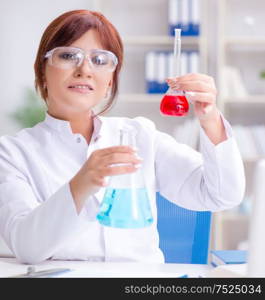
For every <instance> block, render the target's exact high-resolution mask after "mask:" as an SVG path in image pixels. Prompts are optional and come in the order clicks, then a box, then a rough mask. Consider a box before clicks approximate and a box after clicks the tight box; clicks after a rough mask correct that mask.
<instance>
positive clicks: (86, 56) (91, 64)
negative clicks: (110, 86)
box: [44, 46, 118, 72]
mask: <svg viewBox="0 0 265 300" xmlns="http://www.w3.org/2000/svg"><path fill="white" fill-rule="evenodd" d="M59 48H70V49H75V50H79V51H80V52H81V53H82V55H83V58H82V59H81V60H80V62H79V63H78V64H77V65H76V66H75V67H73V68H78V67H80V66H81V65H82V64H83V62H84V60H85V58H86V59H87V60H88V63H89V65H90V66H91V67H92V68H93V69H95V66H94V64H93V63H92V62H91V59H90V57H88V52H92V51H100V52H104V53H108V55H110V56H112V57H113V61H114V67H113V70H107V71H109V72H114V71H115V69H116V67H117V65H118V58H117V56H116V55H115V54H114V53H113V52H111V51H108V50H105V49H91V50H89V51H85V50H83V49H81V48H78V47H70V46H61V47H55V48H53V49H51V50H49V51H48V52H46V54H45V55H44V58H47V59H48V61H50V60H51V57H52V55H53V52H54V51H55V50H57V49H59ZM50 65H52V66H53V64H52V63H50ZM59 69H64V68H59ZM67 69H71V68H65V70H67Z"/></svg>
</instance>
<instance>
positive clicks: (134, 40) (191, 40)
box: [123, 35, 200, 46]
mask: <svg viewBox="0 0 265 300" xmlns="http://www.w3.org/2000/svg"><path fill="white" fill-rule="evenodd" d="M199 39H200V38H199V37H197V36H194V37H182V38H181V43H182V45H183V46H198V45H199ZM123 42H124V44H125V45H135V46H145V45H147V46H150V45H153V46H159V45H160V46H173V44H174V37H172V36H166V35H160V36H155V35H154V36H150V35H147V36H125V37H124V38H123Z"/></svg>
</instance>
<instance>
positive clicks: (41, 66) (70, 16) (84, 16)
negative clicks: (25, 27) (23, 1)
mask: <svg viewBox="0 0 265 300" xmlns="http://www.w3.org/2000/svg"><path fill="white" fill-rule="evenodd" d="M90 29H94V30H95V31H96V32H97V34H98V37H99V40H100V42H101V44H102V46H103V47H104V49H106V50H109V51H111V52H113V53H114V54H115V55H116V56H117V58H118V65H117V67H116V70H115V71H114V74H113V84H112V89H111V94H110V98H109V101H108V103H107V105H106V107H105V108H104V109H103V111H101V113H103V112H105V111H107V110H108V109H110V107H111V106H112V104H113V102H114V98H115V96H116V94H117V92H118V77H119V73H120V70H121V66H122V63H123V44H122V40H121V38H120V35H119V33H118V31H117V30H116V28H115V27H114V26H113V25H112V24H111V23H110V21H108V20H107V19H106V18H105V17H104V16H103V15H102V14H101V13H99V12H95V11H89V10H73V11H69V12H66V13H64V14H62V15H60V16H59V17H57V18H56V19H55V20H53V21H52V22H51V23H50V24H49V26H48V27H47V28H46V30H45V31H44V33H43V35H42V38H41V41H40V45H39V49H38V52H37V56H36V60H35V64H34V70H35V89H36V91H37V92H39V93H40V94H41V97H42V98H43V99H44V100H46V98H47V89H46V88H45V87H44V80H45V76H44V73H45V64H46V59H45V57H44V56H45V54H46V52H47V51H49V50H51V49H53V48H55V47H60V46H69V45H71V44H72V43H73V42H74V41H76V40H78V39H79V38H80V37H81V36H82V35H83V34H84V33H85V32H87V31H88V30H90Z"/></svg>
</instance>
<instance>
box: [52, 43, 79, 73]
mask: <svg viewBox="0 0 265 300" xmlns="http://www.w3.org/2000/svg"><path fill="white" fill-rule="evenodd" d="M82 60H83V54H82V52H81V51H78V50H74V49H66V48H58V49H56V50H55V51H54V52H53V55H52V63H53V65H54V66H57V67H59V68H63V69H68V68H73V67H75V66H77V65H78V64H79V63H80V61H82Z"/></svg>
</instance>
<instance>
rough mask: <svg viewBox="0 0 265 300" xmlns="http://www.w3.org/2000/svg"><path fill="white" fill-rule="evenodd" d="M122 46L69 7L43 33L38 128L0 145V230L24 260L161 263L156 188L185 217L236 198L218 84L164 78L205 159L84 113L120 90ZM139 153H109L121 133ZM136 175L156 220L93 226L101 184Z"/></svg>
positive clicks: (143, 123) (232, 153)
mask: <svg viewBox="0 0 265 300" xmlns="http://www.w3.org/2000/svg"><path fill="white" fill-rule="evenodd" d="M122 60H123V46H122V42H121V39H120V36H119V34H118V32H117V31H116V29H115V28H114V27H113V25H112V24H111V23H110V22H109V21H108V20H107V19H106V18H105V17H104V16H103V15H101V14H99V13H96V12H91V11H87V10H77V11H70V12H67V13H65V14H63V15H61V16H59V17H58V18H57V19H55V20H54V21H53V22H52V23H51V24H50V25H49V26H48V27H47V29H46V30H45V32H44V34H43V37H42V39H41V42H40V46H39V49H38V54H37V57H36V61H35V75H36V81H35V84H36V88H37V90H39V92H40V94H41V96H42V97H43V99H44V100H45V101H46V104H47V113H46V118H45V120H44V121H43V122H40V123H39V124H37V125H36V126H34V127H33V128H26V129H23V130H21V131H20V132H18V133H17V134H16V135H14V136H3V137H1V139H0V207H1V210H0V233H1V235H2V236H3V238H4V239H5V241H6V243H7V245H8V246H9V247H10V249H11V250H12V252H13V253H14V255H15V256H16V257H17V258H18V260H20V261H21V262H26V263H37V262H40V261H43V260H46V259H81V260H100V261H145V262H163V261H164V258H163V254H162V252H161V250H160V249H159V237H158V232H157V228H156V203H155V196H156V191H159V192H160V193H161V194H162V195H163V196H165V197H166V198H167V199H169V200H170V201H172V202H174V203H176V204H178V205H180V206H182V207H185V208H188V209H193V210H210V211H220V210H224V209H229V208H232V207H234V206H235V205H238V204H239V203H240V201H241V200H242V198H243V194H244V188H245V181H244V180H245V179H244V171H243V164H242V161H241V158H240V154H239V151H238V149H237V146H236V143H235V140H234V138H233V136H232V132H231V128H230V126H229V124H228V122H227V121H226V120H225V119H224V118H223V117H222V115H221V114H220V112H219V111H218V109H217V107H216V104H215V100H216V88H215V84H214V80H213V79H212V78H211V77H209V76H206V75H203V74H188V75H185V76H181V77H179V78H169V79H168V84H169V85H170V86H171V87H172V88H176V89H180V90H184V91H187V95H188V97H189V100H190V101H191V102H193V103H194V111H195V114H196V116H197V117H198V119H199V122H200V125H201V129H200V130H201V132H200V143H201V153H198V152H196V151H195V150H193V149H191V148H189V147H188V146H186V145H183V144H179V143H177V142H176V141H175V140H174V139H173V138H172V137H170V136H169V135H167V134H165V133H162V132H159V131H157V130H156V129H155V125H154V124H153V123H152V122H151V121H149V120H147V119H145V118H141V117H138V118H135V119H128V118H107V117H99V116H98V115H95V114H94V113H93V111H92V109H93V108H94V107H95V106H96V105H99V104H101V103H102V101H103V102H104V101H107V105H106V107H105V109H104V110H107V109H109V107H110V106H111V104H112V102H113V99H114V98H115V95H116V93H117V90H118V75H119V72H120V69H121V65H122ZM128 125H129V126H131V127H133V128H134V129H135V130H136V132H137V145H138V151H137V153H136V149H133V148H131V147H129V146H117V145H119V141H118V132H119V129H120V128H123V127H124V126H128ZM139 166H141V168H142V170H143V174H144V177H145V180H146V187H147V189H148V194H149V197H150V203H151V209H152V213H153V216H154V222H153V224H152V225H150V226H148V227H145V228H141V229H120V228H111V227H105V226H101V225H100V224H99V222H97V219H96V214H97V212H98V209H99V204H100V202H101V200H102V197H103V195H104V190H105V187H106V186H107V180H106V177H108V176H113V175H117V174H125V173H132V172H135V171H136V170H137V169H138V168H139Z"/></svg>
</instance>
